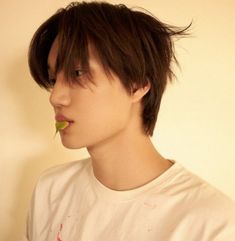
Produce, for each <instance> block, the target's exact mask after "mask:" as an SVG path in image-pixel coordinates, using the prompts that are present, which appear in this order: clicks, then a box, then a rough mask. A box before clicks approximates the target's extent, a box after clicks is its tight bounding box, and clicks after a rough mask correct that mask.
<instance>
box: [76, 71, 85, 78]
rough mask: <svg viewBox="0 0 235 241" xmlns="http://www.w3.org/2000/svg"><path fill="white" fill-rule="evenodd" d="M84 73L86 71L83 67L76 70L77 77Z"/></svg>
mask: <svg viewBox="0 0 235 241" xmlns="http://www.w3.org/2000/svg"><path fill="white" fill-rule="evenodd" d="M83 74H84V72H83V71H82V70H81V69H77V70H75V77H80V76H81V75H83Z"/></svg>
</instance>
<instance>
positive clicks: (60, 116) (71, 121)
mask: <svg viewBox="0 0 235 241" xmlns="http://www.w3.org/2000/svg"><path fill="white" fill-rule="evenodd" d="M55 120H56V121H67V122H69V123H73V122H74V121H73V120H71V119H69V118H67V117H66V116H64V115H60V114H58V115H56V116H55Z"/></svg>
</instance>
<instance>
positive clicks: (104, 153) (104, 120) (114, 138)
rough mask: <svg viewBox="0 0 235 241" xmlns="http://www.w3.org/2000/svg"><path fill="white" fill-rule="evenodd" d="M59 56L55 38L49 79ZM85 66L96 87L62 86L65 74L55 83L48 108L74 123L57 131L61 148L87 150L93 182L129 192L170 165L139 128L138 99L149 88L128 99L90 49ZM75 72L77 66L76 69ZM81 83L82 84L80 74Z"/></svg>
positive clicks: (61, 74)
mask: <svg viewBox="0 0 235 241" xmlns="http://www.w3.org/2000/svg"><path fill="white" fill-rule="evenodd" d="M57 52H58V42H57V39H56V40H55V41H54V42H53V45H52V47H51V50H50V52H49V56H48V65H49V66H50V70H49V75H53V69H54V67H55V62H56V58H57ZM89 65H90V69H91V72H92V76H93V77H92V78H93V80H94V81H95V83H96V85H93V84H92V83H90V82H88V84H87V88H82V87H81V86H79V85H74V86H70V85H68V84H67V83H66V80H65V77H64V74H63V71H60V72H58V73H57V75H56V76H54V78H55V79H56V83H55V85H54V87H53V89H52V90H51V95H50V103H51V105H52V106H53V108H54V111H55V113H56V114H58V113H59V114H63V115H65V116H66V117H67V118H69V119H72V120H73V121H74V123H73V124H72V125H71V126H69V127H67V128H65V129H64V130H61V131H60V136H61V141H62V143H63V145H64V146H65V147H67V148H70V149H79V148H82V147H86V148H87V151H88V152H89V154H90V157H91V159H92V166H93V172H94V175H95V177H96V178H97V179H98V180H99V181H100V182H101V183H102V184H103V185H105V186H106V187H108V188H110V189H113V190H130V189H134V188H137V187H140V186H142V185H144V184H146V183H148V182H150V181H151V180H153V179H155V178H157V177H158V176H160V175H161V174H162V173H163V172H165V171H166V170H167V169H168V168H170V167H171V165H172V162H170V161H169V160H167V159H165V158H164V157H163V156H161V155H160V153H159V152H158V151H157V150H156V148H155V147H154V145H153V144H152V142H151V139H150V137H149V136H147V135H145V134H144V132H143V130H142V126H141V118H140V112H141V98H142V97H143V96H144V95H145V94H146V93H147V92H148V91H149V88H150V85H147V86H145V87H143V88H139V89H138V90H136V91H135V92H134V93H133V94H132V95H129V94H128V93H127V92H126V90H125V89H124V87H123V86H122V84H121V82H120V80H119V78H118V77H117V76H116V75H114V74H112V79H110V78H111V77H109V76H108V75H106V74H105V72H104V69H103V67H102V65H101V63H100V60H99V58H98V57H97V55H96V51H95V50H94V48H92V47H91V46H90V47H89ZM78 68H79V67H78ZM79 78H80V81H86V75H85V74H84V75H81V77H79Z"/></svg>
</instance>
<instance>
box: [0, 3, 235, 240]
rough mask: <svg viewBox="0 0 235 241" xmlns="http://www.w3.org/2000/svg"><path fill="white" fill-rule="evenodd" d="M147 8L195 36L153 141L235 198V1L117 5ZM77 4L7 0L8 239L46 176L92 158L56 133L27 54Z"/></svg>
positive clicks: (4, 144)
mask: <svg viewBox="0 0 235 241" xmlns="http://www.w3.org/2000/svg"><path fill="white" fill-rule="evenodd" d="M109 2H113V3H125V4H127V5H128V6H141V7H144V8H146V9H147V10H150V11H151V12H152V13H154V14H155V15H156V16H157V17H158V18H159V19H160V20H162V21H166V22H168V23H170V24H175V25H179V26H186V25H188V24H189V23H190V22H191V20H193V26H192V30H191V32H192V34H193V36H192V37H190V38H187V39H182V40H179V41H177V42H176V51H177V56H178V60H179V62H180V64H181V70H180V69H179V68H176V75H177V77H178V79H177V80H176V81H174V83H173V84H172V85H169V86H168V88H167V90H166V92H165V94H164V96H163V99H162V105H161V109H160V113H159V117H158V123H157V125H156V129H155V133H154V136H153V138H152V140H153V142H154V144H155V146H156V148H157V149H158V150H159V152H160V153H161V154H162V155H163V156H164V157H167V158H171V159H174V160H176V161H178V162H179V163H181V164H182V165H184V166H185V167H187V168H188V169H189V170H191V171H192V172H194V173H195V174H197V175H199V176H201V177H202V178H204V179H205V180H207V181H208V182H209V183H211V184H212V185H214V186H215V187H217V188H218V189H220V190H222V191H223V192H224V193H225V194H227V195H228V196H230V197H231V198H233V199H235V179H234V173H235V164H234V160H235V154H234V153H235V152H234V150H235V68H234V66H235V46H234V43H235V28H234V23H235V22H234V21H235V14H234V9H235V2H234V1H232V0H230V1H229V0H223V1H220V0H207V1H204V0H203V1H202V0H197V1H194V0H177V1H170V0H159V1H146V0H139V1H135V0H133V1H131V0H130V1H109ZM67 3H69V1H62V0H61V1H59V0H54V1H49V0H41V1H36V0H21V1H16V0H1V5H0V6H1V7H0V30H1V36H0V48H1V54H0V60H1V64H0V73H1V74H0V81H1V87H0V98H1V101H0V110H1V127H0V129H1V131H0V135H1V145H0V158H1V159H0V161H1V162H0V172H1V173H0V176H1V181H0V194H1V203H0V240H2V241H16V240H20V235H21V234H22V232H23V230H24V225H25V218H26V212H27V207H28V205H29V200H30V196H31V193H32V190H33V187H34V185H35V182H36V180H37V179H38V177H39V175H40V173H41V172H42V171H43V170H44V169H47V168H48V167H51V166H54V165H57V164H59V163H62V162H69V161H73V160H78V159H81V158H83V157H86V156H88V153H87V152H86V150H85V149H82V150H73V151H72V150H67V149H65V148H64V147H63V146H62V144H61V143H60V138H59V136H57V137H56V138H55V139H53V135H54V131H55V130H54V113H53V111H52V108H51V107H50V105H49V102H48V97H49V95H48V93H47V92H45V91H43V90H41V89H40V88H39V87H38V86H37V85H36V84H35V83H34V82H33V80H32V78H31V77H30V74H29V70H28V66H27V49H28V45H29V42H30V40H31V37H32V35H33V33H34V32H35V30H36V28H37V27H38V26H39V25H40V24H41V23H42V22H43V21H44V20H45V19H47V18H48V17H49V16H50V15H52V14H53V13H54V12H55V11H56V10H57V9H58V8H59V7H64V6H65V5H66V4H67Z"/></svg>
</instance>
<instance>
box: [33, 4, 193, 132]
mask: <svg viewBox="0 0 235 241" xmlns="http://www.w3.org/2000/svg"><path fill="white" fill-rule="evenodd" d="M190 26H191V23H190V25H188V26H187V27H186V28H179V27H175V26H171V25H168V24H165V23H163V22H161V21H159V20H158V19H157V18H156V17H154V16H152V15H151V14H150V13H148V14H147V13H144V12H141V11H137V10H131V9H129V8H128V7H126V6H125V5H123V4H118V5H113V4H109V3H106V2H72V3H70V4H69V5H68V6H67V7H66V8H61V9H59V10H58V11H57V12H56V13H55V14H54V15H52V16H51V17H50V18H49V19H48V20H46V21H45V22H44V23H43V24H42V25H41V26H40V27H39V28H38V30H37V31H36V32H35V34H34V36H33V38H32V40H31V43H30V47H29V53H28V62H29V68H30V73H31V75H32V77H33V78H34V80H35V81H36V82H37V83H38V85H39V86H40V87H42V88H44V89H46V90H49V89H50V88H52V87H53V84H54V83H53V82H52V81H51V80H50V78H49V76H48V66H47V59H48V54H49V51H50V48H51V45H52V43H53V42H54V40H55V38H56V37H58V43H59V48H58V56H57V60H56V66H55V74H56V73H57V72H58V71H60V70H62V69H63V71H64V73H65V76H66V80H67V81H68V83H76V84H80V85H82V86H83V84H82V83H81V82H80V81H79V79H78V78H76V77H74V71H75V67H76V64H77V63H78V62H79V65H80V66H81V68H82V69H83V70H85V71H87V73H88V76H90V78H88V79H89V80H90V81H92V76H91V73H90V69H89V51H88V45H89V44H91V45H92V46H93V47H94V49H95V50H96V52H97V54H98V57H99V59H100V61H101V63H102V65H103V68H104V70H105V72H106V73H107V74H109V73H111V72H113V73H115V74H116V75H117V76H118V77H119V78H120V80H121V82H122V84H123V86H124V87H125V89H126V91H127V92H128V93H130V94H131V93H132V92H133V91H134V89H135V88H140V87H144V86H146V85H147V84H148V82H150V84H151V88H150V90H149V91H148V93H147V94H146V95H145V96H144V97H143V98H142V121H143V129H144V132H145V133H146V135H150V136H152V135H153V131H154V127H155V124H156V121H157V116H158V112H159V109H160V103H161V99H162V95H163V92H164V90H165V88H166V85H167V81H168V80H169V81H172V79H173V77H174V73H173V71H172V66H171V64H172V62H175V63H176V64H177V65H178V61H177V59H176V56H175V51H174V44H173V37H177V38H179V37H185V36H187V35H188V29H189V27H190Z"/></svg>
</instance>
